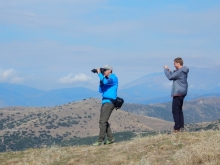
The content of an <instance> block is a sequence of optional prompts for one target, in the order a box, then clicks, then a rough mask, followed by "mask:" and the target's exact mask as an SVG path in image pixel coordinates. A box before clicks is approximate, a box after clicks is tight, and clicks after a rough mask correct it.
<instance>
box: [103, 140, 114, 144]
mask: <svg viewBox="0 0 220 165" xmlns="http://www.w3.org/2000/svg"><path fill="white" fill-rule="evenodd" d="M112 143H114V139H112V140H107V141H106V142H105V144H107V145H108V144H112Z"/></svg>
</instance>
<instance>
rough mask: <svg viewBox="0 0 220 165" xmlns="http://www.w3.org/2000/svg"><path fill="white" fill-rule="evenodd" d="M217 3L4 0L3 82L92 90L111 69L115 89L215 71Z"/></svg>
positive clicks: (0, 22)
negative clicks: (180, 64) (193, 70)
mask: <svg viewBox="0 0 220 165" xmlns="http://www.w3.org/2000/svg"><path fill="white" fill-rule="evenodd" d="M219 48H220V1H219V0H212V1H208V0H203V1H201V0H184V1H176V0H166V1H164V0H154V1H153V0H151V1H149V0H136V1H133V0H62V1H61V0H44V1H41V0H19V1H18V0H2V1H1V3H0V82H4V83H11V84H22V85H26V86H30V87H34V88H37V89H43V90H51V89H57V88H69V87H78V86H82V87H87V88H90V89H96V88H97V86H98V83H99V79H98V76H97V75H96V74H93V73H92V72H91V70H92V69H94V68H100V67H102V66H104V65H106V64H109V65H111V66H112V67H113V72H114V73H115V74H116V75H117V76H118V78H119V87H122V86H124V85H125V84H127V83H130V82H132V81H134V80H136V79H138V78H140V77H142V76H145V75H146V74H150V73H156V72H162V71H163V66H164V65H168V66H169V67H170V68H171V69H174V67H173V59H175V58H176V57H182V58H183V60H184V65H186V66H188V67H189V68H190V67H199V68H206V67H208V68H210V67H215V66H219V65H220V49H219Z"/></svg>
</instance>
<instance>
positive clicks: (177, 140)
mask: <svg viewBox="0 0 220 165" xmlns="http://www.w3.org/2000/svg"><path fill="white" fill-rule="evenodd" d="M0 162H1V165H21V164H26V165H29V164H31V165H41V164H42V165H148V164H149V165H151V164H157V165H176V164H181V165H199V164H207V165H208V164H209V165H217V164H220V132H219V131H202V132H183V133H173V134H159V135H155V136H148V137H141V136H139V137H136V138H134V139H133V140H131V141H125V142H120V143H113V144H111V145H102V146H98V147H94V146H74V147H61V148H57V147H56V146H53V147H51V148H41V149H28V150H25V151H19V152H6V153H0Z"/></svg>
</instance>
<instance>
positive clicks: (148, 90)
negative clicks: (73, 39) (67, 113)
mask: <svg viewBox="0 0 220 165" xmlns="http://www.w3.org/2000/svg"><path fill="white" fill-rule="evenodd" d="M219 72H220V67H214V68H190V71H189V90H188V95H187V97H186V98H185V100H192V99H195V98H200V97H209V96H216V97H220V74H219ZM116 74H117V73H116ZM119 81H120V77H119ZM97 86H98V84H97ZM171 88H172V81H169V80H167V78H166V76H165V75H164V73H163V72H160V73H152V74H148V75H145V76H143V77H141V78H139V79H137V80H135V81H133V82H130V83H128V84H127V85H125V86H124V87H120V88H119V89H118V96H120V97H122V98H124V100H125V102H127V103H138V104H152V103H163V102H170V101H172V98H171V97H170V93H171ZM0 90H1V93H0V107H5V106H55V105H61V104H65V103H66V102H72V101H79V100H82V99H86V98H90V97H95V98H101V94H100V93H99V92H98V90H97V91H93V90H90V89H87V88H84V87H75V88H62V89H56V90H49V91H45V90H38V89H35V88H31V87H26V86H23V85H18V84H17V85H16V84H6V83H0Z"/></svg>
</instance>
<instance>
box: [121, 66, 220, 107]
mask: <svg viewBox="0 0 220 165" xmlns="http://www.w3.org/2000/svg"><path fill="white" fill-rule="evenodd" d="M219 73H220V66H218V67H214V68H195V67H190V68H189V74H188V83H189V90H188V96H187V97H186V100H191V99H195V98H199V97H202V96H205V95H209V96H210V95H212V96H220V74H219ZM171 88H172V81H169V80H168V79H167V78H166V76H165V74H164V72H160V73H152V74H148V75H145V76H143V77H141V78H139V79H137V80H135V81H133V82H130V83H128V84H127V85H125V86H123V88H122V89H121V90H120V91H119V95H120V96H121V97H123V98H124V99H125V100H126V102H129V103H141V104H152V103H163V102H169V101H171V97H170V93H171Z"/></svg>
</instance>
